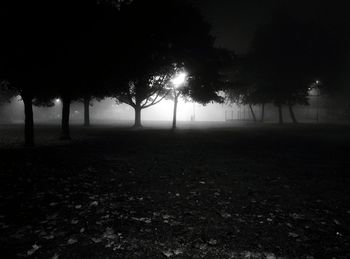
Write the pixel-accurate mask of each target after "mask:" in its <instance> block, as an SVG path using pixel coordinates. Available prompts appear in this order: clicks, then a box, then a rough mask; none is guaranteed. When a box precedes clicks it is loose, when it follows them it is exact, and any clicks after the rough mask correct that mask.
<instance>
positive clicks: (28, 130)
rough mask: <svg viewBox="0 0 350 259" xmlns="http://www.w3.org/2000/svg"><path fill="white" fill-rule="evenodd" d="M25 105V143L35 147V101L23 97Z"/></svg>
mask: <svg viewBox="0 0 350 259" xmlns="http://www.w3.org/2000/svg"><path fill="white" fill-rule="evenodd" d="M22 99H23V103H24V116H25V119H24V142H25V145H26V146H34V119H33V104H32V101H33V99H32V98H31V97H24V96H22Z"/></svg>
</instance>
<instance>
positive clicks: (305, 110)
mask: <svg viewBox="0 0 350 259" xmlns="http://www.w3.org/2000/svg"><path fill="white" fill-rule="evenodd" d="M308 99H309V105H303V106H301V105H296V106H295V107H294V112H295V114H296V116H297V119H298V121H300V122H336V121H345V120H348V118H349V109H348V107H346V105H345V104H342V102H340V101H339V98H329V97H327V96H322V95H319V93H317V92H315V91H314V90H312V91H310V93H309V98H308ZM173 105H174V103H173V101H172V100H163V101H162V102H160V103H159V104H157V105H154V106H151V107H150V108H147V109H144V110H142V121H143V122H147V121H153V122H160V121H162V122H171V121H172V118H173ZM261 108H262V107H261V106H260V105H256V106H253V110H254V113H255V115H256V117H257V119H258V120H260V118H261V112H262V110H261ZM61 113H62V104H61V101H60V100H59V99H56V100H55V101H54V106H52V107H35V106H34V120H35V122H37V123H49V124H52V123H53V124H58V123H60V120H61ZM83 115H84V109H83V104H82V103H81V102H74V103H72V105H71V118H70V120H71V122H72V123H73V124H81V123H83ZM134 116H135V115H134V109H133V108H132V107H131V106H129V105H126V104H117V103H116V101H115V99H112V98H107V99H104V100H102V101H96V100H93V101H92V102H91V106H90V119H91V122H92V123H95V124H117V123H122V122H123V123H127V122H130V124H132V123H133V121H134ZM283 118H284V121H285V122H287V123H288V122H291V118H290V114H289V111H288V109H287V107H284V108H283ZM177 120H178V121H179V122H190V121H196V122H206V121H207V122H215V121H217V122H224V121H253V116H252V113H251V111H250V109H249V107H248V106H245V105H234V104H233V105H228V104H217V103H210V104H207V105H201V104H198V103H193V102H188V101H185V100H183V99H180V100H179V105H178V113H177ZM277 120H278V111H277V109H276V107H275V106H274V105H272V104H267V105H265V115H264V121H265V122H271V123H275V122H277ZM23 121H24V107H23V102H22V101H21V98H20V97H15V98H13V99H12V100H11V102H10V103H7V104H3V105H1V106H0V123H23Z"/></svg>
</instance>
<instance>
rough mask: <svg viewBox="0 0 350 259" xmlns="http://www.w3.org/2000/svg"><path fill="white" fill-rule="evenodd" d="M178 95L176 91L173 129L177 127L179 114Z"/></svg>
mask: <svg viewBox="0 0 350 259" xmlns="http://www.w3.org/2000/svg"><path fill="white" fill-rule="evenodd" d="M178 97H179V96H178V95H177V94H176V93H175V100H174V113H173V127H172V129H173V130H175V129H176V115H177V103H178Z"/></svg>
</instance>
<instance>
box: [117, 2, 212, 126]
mask: <svg viewBox="0 0 350 259" xmlns="http://www.w3.org/2000/svg"><path fill="white" fill-rule="evenodd" d="M124 15H125V16H124V17H125V18H124V19H125V23H126V24H128V26H127V28H125V30H124V31H123V33H122V35H123V39H125V40H124V41H123V42H124V44H125V45H124V47H123V51H124V52H125V53H124V60H123V62H122V63H123V68H122V71H123V72H122V73H121V74H122V75H123V78H124V79H123V80H122V81H124V84H123V87H121V89H118V91H116V92H115V97H116V98H117V100H118V101H119V102H124V103H126V104H129V105H131V106H132V107H133V108H134V109H135V127H140V126H141V110H142V109H145V108H148V107H150V106H152V105H155V104H157V103H158V102H160V101H161V100H163V99H164V98H165V96H166V95H167V94H168V93H169V89H168V86H169V85H168V81H169V79H170V78H171V76H172V75H173V73H174V66H175V67H177V68H181V67H186V69H189V70H191V66H192V64H194V63H195V62H196V61H198V60H199V58H201V57H205V56H206V55H208V53H209V52H210V51H212V49H213V43H214V40H213V38H212V37H211V36H210V34H209V31H210V28H209V25H208V24H207V23H206V22H205V21H204V19H203V17H202V15H201V14H200V13H199V12H198V10H196V9H195V8H194V7H192V6H191V5H190V4H189V3H188V2H187V1H183V0H180V1H176V0H170V1H161V0H150V1H142V0H136V1H133V3H131V4H130V5H129V6H128V8H126V12H125V13H124ZM189 74H190V75H191V76H195V75H194V74H193V73H191V71H189ZM196 77H197V76H196Z"/></svg>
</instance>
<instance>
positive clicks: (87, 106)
mask: <svg viewBox="0 0 350 259" xmlns="http://www.w3.org/2000/svg"><path fill="white" fill-rule="evenodd" d="M84 126H85V127H89V126H90V98H89V97H85V98H84Z"/></svg>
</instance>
